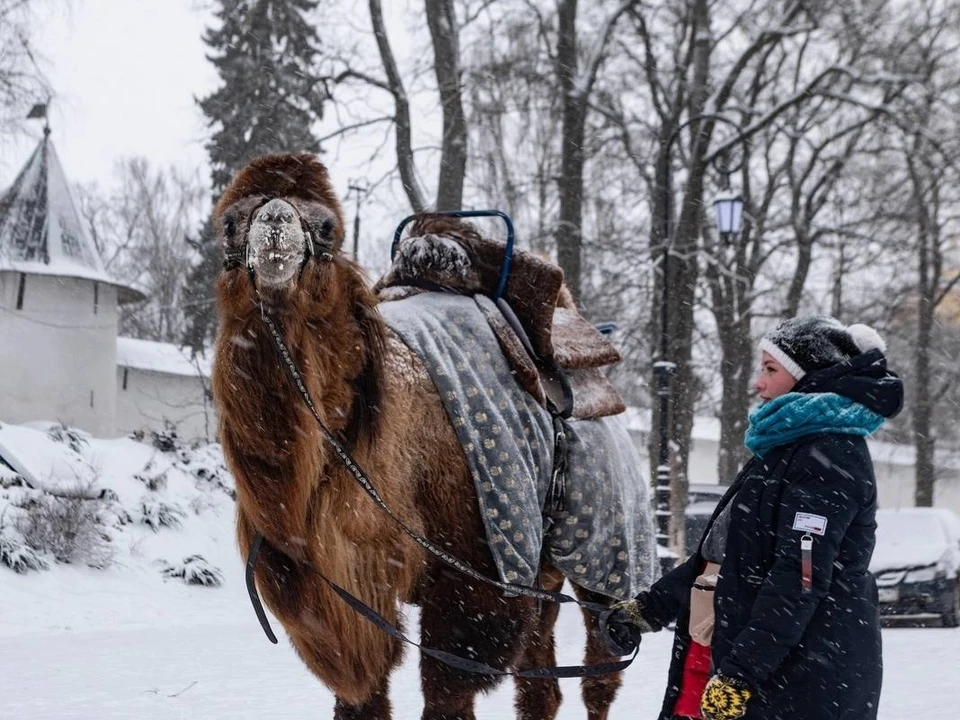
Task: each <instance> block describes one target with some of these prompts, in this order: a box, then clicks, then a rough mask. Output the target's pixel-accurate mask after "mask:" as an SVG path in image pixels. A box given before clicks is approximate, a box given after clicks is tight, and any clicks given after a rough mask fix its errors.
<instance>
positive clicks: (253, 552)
mask: <svg viewBox="0 0 960 720" xmlns="http://www.w3.org/2000/svg"><path fill="white" fill-rule="evenodd" d="M262 544H263V535H262V534H261V533H259V532H258V533H257V534H256V536H255V537H254V538H253V543H252V544H251V546H250V556H249V558H247V591H248V592H249V593H250V599H251V600H252V601H253V607H254V610H255V611H256V613H257V618H258V619H259V620H260V624H261V625H262V626H263V629H264V631H265V632H266V633H267V637H268V638H269V639H270V641H271V642H272V643H274V644H276V643H277V638H276V636H275V635H274V634H273V630H272V629H271V628H270V621H269V620H267V615H266V613H265V612H264V611H263V606H262V605H261V604H260V598H259V597H258V595H257V590H256V585H255V584H254V575H253V569H254V568H255V567H256V562H257V554H258V553H259V551H260V547H261V545H262ZM304 565H305V566H306V567H307V569H309V570H310V571H311V572H313V573H315V574H316V575H317V576H319V577H320V579H321V580H323V581H324V582H325V583H326V584H327V585H329V586H330V588H331V589H332V590H333V591H334V592H335V593H336V594H337V595H339V596H340V597H341V598H342V599H343V601H344V602H346V603H347V604H348V605H349V606H350V607H352V608H353V609H354V610H356V611H357V613H359V614H360V615H362V616H363V618H364V619H365V620H367V621H368V622H370V623H372V624H373V625H375V626H376V627H378V628H380V629H381V630H382V631H383V632H385V633H387V634H388V635H390V636H391V637H394V638H396V639H397V640H399V641H401V642H405V643H407V644H408V645H412V646H413V647H415V648H417V649H419V650H420V652H421V653H423V654H424V655H427V656H429V657H432V658H433V659H434V660H439V661H440V662H442V663H444V664H446V665H449V666H450V667H453V668H456V669H457V670H463V671H464V672H471V673H475V674H478V675H496V676H501V677H502V676H508V675H509V676H513V677H525V678H541V679H543V678H575V677H598V676H600V675H609V674H612V673H618V672H621V671H622V670H625V669H626V668H628V667H629V666H630V664H631V663H632V662H633V661H634V659H635V658H636V657H637V653H638V652H639V647H637V648H636V649H635V650H634V651H633V655H631V656H630V658H629V659H627V660H617V661H615V662H606V663H597V664H595V665H559V666H555V667H541V668H528V669H526V670H504V669H502V668H495V667H492V666H491V665H487V664H486V663H482V662H480V661H479V660H471V659H469V658H465V657H461V656H460V655H455V654H453V653H450V652H447V651H445V650H437V649H436V648H431V647H426V646H425V645H421V644H420V643H418V642H416V641H414V640H411V639H410V638H408V637H407V636H406V635H404V634H403V633H402V632H401V631H400V630H399V629H398V628H397V627H396V626H395V625H394V624H393V623H391V622H390V621H389V620H387V619H386V618H385V617H383V615H381V614H380V613H378V612H377V611H376V610H374V609H373V608H372V607H370V606H369V605H367V604H366V603H365V602H363V600H361V599H360V598H358V597H357V596H356V595H353V594H352V593H351V592H350V591H349V590H345V589H343V588H342V587H340V586H339V585H337V584H336V583H335V582H333V580H331V579H330V578H328V577H326V576H325V575H324V574H323V573H321V572H320V571H319V570H317V569H316V568H315V567H313V566H312V565H310V564H309V563H304Z"/></svg>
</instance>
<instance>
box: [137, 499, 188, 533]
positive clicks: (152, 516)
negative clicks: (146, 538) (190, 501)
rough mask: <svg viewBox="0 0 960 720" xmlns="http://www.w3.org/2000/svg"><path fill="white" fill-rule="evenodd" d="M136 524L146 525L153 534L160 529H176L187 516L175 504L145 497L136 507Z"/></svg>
mask: <svg viewBox="0 0 960 720" xmlns="http://www.w3.org/2000/svg"><path fill="white" fill-rule="evenodd" d="M137 514H138V517H137V522H139V523H140V524H141V525H146V526H147V527H149V528H150V529H151V530H153V531H154V532H159V531H160V528H162V527H168V528H178V527H180V526H181V525H182V524H183V519H184V518H185V517H186V516H187V514H186V513H185V512H184V511H183V510H182V509H181V508H180V506H179V505H177V504H176V503H165V502H163V501H162V500H158V499H157V498H155V497H150V496H146V497H144V498H142V499H141V500H140V504H139V505H138V506H137Z"/></svg>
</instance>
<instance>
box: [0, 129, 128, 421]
mask: <svg viewBox="0 0 960 720" xmlns="http://www.w3.org/2000/svg"><path fill="white" fill-rule="evenodd" d="M142 297H143V296H142V294H141V293H140V292H139V291H137V290H136V289H134V288H132V287H128V286H125V285H122V284H120V283H118V282H117V281H115V280H113V279H112V278H111V277H110V276H109V275H108V274H107V272H106V270H105V269H104V266H103V262H102V260H101V259H100V256H99V254H98V253H97V249H96V247H95V246H94V244H93V243H92V242H91V240H90V238H89V236H88V235H87V233H86V230H85V228H84V225H83V223H82V222H81V221H80V218H79V215H78V214H77V209H76V204H75V202H74V200H73V197H72V195H71V193H70V189H69V186H68V185H67V181H66V178H65V176H64V173H63V168H62V167H61V166H60V161H59V159H58V158H57V154H56V152H55V151H54V149H53V143H52V142H51V141H50V129H49V128H48V127H47V128H44V136H43V139H42V140H41V141H40V144H39V145H38V146H37V149H36V150H35V151H34V153H33V155H31V156H30V159H29V160H28V161H27V163H26V165H25V166H24V167H23V169H22V170H21V171H20V173H19V175H17V178H16V180H14V182H13V185H12V186H11V187H10V189H9V190H8V191H7V192H6V193H5V194H4V195H3V197H2V199H0V421H6V422H11V423H23V422H29V421H34V420H52V421H63V422H66V423H68V424H70V425H74V426H76V427H79V428H81V429H83V430H87V431H88V432H90V433H92V434H94V435H96V436H99V437H108V436H110V435H112V434H113V432H114V413H115V408H116V392H117V391H116V372H117V369H116V355H117V306H118V303H124V302H131V301H136V300H139V299H141V298H142Z"/></svg>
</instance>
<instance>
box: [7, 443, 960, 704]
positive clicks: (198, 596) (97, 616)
mask: <svg viewBox="0 0 960 720" xmlns="http://www.w3.org/2000/svg"><path fill="white" fill-rule="evenodd" d="M31 433H33V435H31ZM48 439H49V438H47V437H46V436H45V435H44V434H43V433H41V432H40V431H39V430H36V429H30V428H28V429H23V428H16V427H14V426H9V425H4V426H2V427H0V446H2V445H4V444H5V445H7V446H9V445H11V444H12V443H14V442H15V441H16V442H17V443H18V445H17V446H18V447H19V448H21V452H20V455H21V461H23V462H29V463H33V465H34V470H35V472H37V473H39V474H42V473H43V472H53V470H51V469H50V468H51V467H53V466H59V467H60V468H61V471H63V468H70V470H69V472H70V473H71V475H72V477H73V478H74V479H75V480H77V479H79V480H82V479H84V477H85V475H84V473H85V472H86V471H87V470H88V469H92V470H95V471H96V472H95V476H96V484H97V485H98V486H100V487H109V488H110V489H112V490H113V491H114V492H115V493H116V494H117V496H118V501H117V502H118V503H122V504H123V506H124V507H127V508H129V510H130V511H129V514H130V518H129V520H127V521H125V522H120V521H119V520H118V519H117V517H118V512H117V511H118V508H117V507H114V508H113V510H112V511H111V512H108V513H105V517H104V520H105V522H106V524H105V526H104V528H105V531H106V532H107V534H108V535H109V536H110V537H111V540H110V545H111V546H112V555H113V562H112V565H111V566H110V567H109V568H107V569H104V570H95V569H92V568H89V567H86V566H83V565H82V564H71V565H64V564H62V563H54V562H51V563H50V569H49V570H47V571H39V572H30V573H26V574H23V575H18V574H15V573H14V572H12V571H11V570H10V569H8V568H7V567H2V566H0V719H3V720H7V719H11V720H53V719H57V720H68V719H69V720H114V719H116V720H119V719H123V720H130V719H138V720H139V719H143V720H154V719H155V720H175V719H181V718H183V719H185V718H189V719H193V718H197V719H198V720H200V719H202V720H227V719H228V718H229V720H239V719H242V718H250V719H251V720H252V719H253V718H257V719H258V720H262V719H267V720H269V719H271V718H278V719H279V718H294V717H297V718H301V717H302V718H318V719H319V718H329V717H331V716H332V707H333V697H332V696H331V694H330V693H329V692H328V691H326V690H325V689H324V688H323V687H322V686H320V684H319V683H318V682H317V681H316V680H314V678H313V677H312V676H311V675H310V674H309V673H308V672H307V671H306V669H305V668H304V667H303V665H302V664H301V663H300V661H299V660H298V659H297V657H296V655H295V653H294V652H293V651H292V649H291V648H290V646H289V645H288V644H287V642H286V641H285V639H284V638H283V636H282V633H281V628H280V626H279V624H278V623H276V622H275V621H274V623H273V624H274V629H275V630H276V631H277V632H278V633H281V642H280V645H278V646H274V645H271V644H270V643H269V642H268V641H267V639H266V638H265V637H264V635H263V633H262V631H261V630H260V627H259V625H258V623H257V621H256V618H255V617H254V614H253V610H252V609H251V607H250V604H249V601H248V599H247V597H246V593H245V589H244V586H243V577H242V568H241V567H240V562H239V559H238V555H237V552H236V549H235V547H234V543H233V527H232V524H233V514H232V513H233V508H232V500H230V497H229V495H228V494H227V493H226V492H224V490H223V489H222V488H220V487H219V486H218V485H217V483H216V482H215V481H211V480H210V477H209V476H210V474H211V472H213V471H216V470H217V463H216V454H215V452H214V450H215V448H214V449H211V448H203V449H200V450H196V451H188V450H184V449H182V448H181V449H180V450H179V451H177V452H161V451H159V450H157V449H156V448H155V447H153V446H152V445H150V444H149V442H145V443H137V442H135V441H133V440H113V441H97V440H92V439H91V440H89V441H88V444H87V445H86V446H82V447H81V448H80V452H79V453H75V455H76V456H77V457H74V456H73V455H71V453H73V451H72V450H69V449H68V448H67V445H66V444H64V443H62V442H56V441H51V443H53V444H51V443H48V442H47V440H48ZM38 447H39V448H40V449H41V450H42V452H43V456H42V460H43V461H42V462H41V456H38V455H36V449H37V448H38ZM28 448H32V449H33V452H31V451H30V450H28ZM57 453H60V457H59V458H57V457H55V456H56V455H57ZM54 460H57V462H54ZM44 463H46V464H44ZM147 464H149V465H150V468H149V469H148V470H146V471H144V469H143V468H144V466H145V465H147ZM200 467H203V468H206V471H205V472H201V473H198V472H197V470H198V468H200ZM164 471H165V472H166V480H165V482H163V481H161V482H148V483H145V482H144V480H147V481H150V479H151V478H156V477H157V474H158V473H160V474H162V473H163V472H164ZM13 475H14V473H12V472H11V471H9V470H6V471H4V470H2V469H0V533H2V534H4V535H6V536H7V537H8V538H14V539H16V533H15V529H14V520H15V518H16V515H17V513H18V509H17V507H15V506H13V503H15V502H22V498H23V493H24V492H25V490H24V489H23V488H22V487H19V486H11V484H12V483H11V478H12V476H13ZM135 475H139V476H140V477H141V478H143V479H135V477H134V476H135ZM46 479H47V480H50V479H51V478H50V477H49V476H48V477H47V478H46ZM4 484H6V485H8V486H9V487H3V485H4ZM53 484H54V483H51V485H53ZM148 485H152V486H153V487H154V488H156V489H149V488H148ZM18 498H19V500H18ZM142 500H146V502H145V503H143V504H141V501H142ZM163 503H166V504H175V505H176V506H177V507H179V508H181V509H182V510H183V511H184V514H183V517H182V524H181V527H179V528H176V529H174V528H169V527H159V528H158V529H157V531H156V532H154V530H153V529H151V527H150V526H149V525H147V524H143V521H144V518H145V517H149V513H147V515H146V516H144V515H142V514H141V515H139V516H138V514H137V511H136V508H140V507H146V508H150V507H154V508H155V507H156V506H157V505H159V504H163ZM119 514H121V515H122V513H119ZM192 554H202V555H203V556H204V558H205V559H206V560H207V561H208V563H209V564H210V565H211V566H214V567H216V568H219V570H221V571H222V575H223V585H222V586H221V587H218V588H211V587H201V586H190V585H186V584H184V582H183V581H182V580H180V579H177V578H173V579H171V578H165V577H163V576H162V574H161V569H162V568H163V567H167V566H171V565H177V563H178V562H180V561H182V559H183V558H184V557H186V556H189V555H192ZM160 561H163V562H162V563H161V562H160ZM408 630H409V631H410V632H409V634H410V636H411V637H416V612H415V611H414V610H412V609H411V612H410V622H409V628H408ZM557 642H558V647H559V658H558V660H559V662H560V663H561V664H577V663H579V661H580V653H581V650H582V647H583V631H582V628H581V624H580V617H579V613H578V611H577V610H575V609H570V608H567V607H564V608H563V610H562V611H561V614H560V622H559V624H558V636H557ZM669 649H670V637H669V635H668V634H667V633H659V634H657V635H653V636H648V637H647V638H646V639H645V640H644V643H643V646H642V648H641V652H640V655H639V657H638V658H637V660H636V662H635V663H634V665H633V666H632V667H631V668H630V669H628V670H627V672H626V673H625V682H624V688H623V690H621V692H620V695H619V697H618V699H617V702H616V704H615V705H614V708H613V712H612V713H611V718H612V719H613V720H638V719H642V718H649V719H651V720H652V718H655V717H656V713H657V710H658V708H659V705H660V700H661V697H662V693H663V689H664V684H665V682H666V669H667V661H668V655H669ZM417 661H418V658H417V653H416V651H415V650H413V649H411V650H410V651H408V652H407V654H406V656H405V659H404V663H403V665H402V667H401V668H400V669H399V670H398V672H397V673H396V675H395V677H394V679H393V684H392V689H391V694H392V698H393V702H394V709H395V716H396V717H397V718H398V720H406V719H416V718H419V717H420V712H421V709H422V704H421V699H420V693H419V679H418V670H417ZM884 663H885V669H884V689H883V697H882V701H881V707H880V717H881V718H882V719H883V720H902V719H903V718H914V717H916V718H924V719H925V720H948V719H951V720H952V719H953V718H956V717H957V710H956V705H957V704H956V683H957V673H958V671H960V629H956V630H945V629H940V628H889V629H885V630H884ZM561 685H562V688H563V692H564V696H565V702H564V705H563V707H562V709H561V712H560V718H561V719H562V720H576V719H582V718H584V717H585V713H584V710H583V706H582V704H581V703H580V700H579V687H578V682H577V681H576V680H565V681H562V683H561ZM512 705H513V691H512V687H511V685H510V684H509V683H504V684H502V685H501V686H500V687H499V688H498V689H497V690H496V691H495V692H493V693H491V694H489V695H487V696H485V697H482V698H481V699H480V700H479V701H478V706H477V715H478V717H479V718H483V719H485V720H506V719H507V718H511V717H513V709H512Z"/></svg>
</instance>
